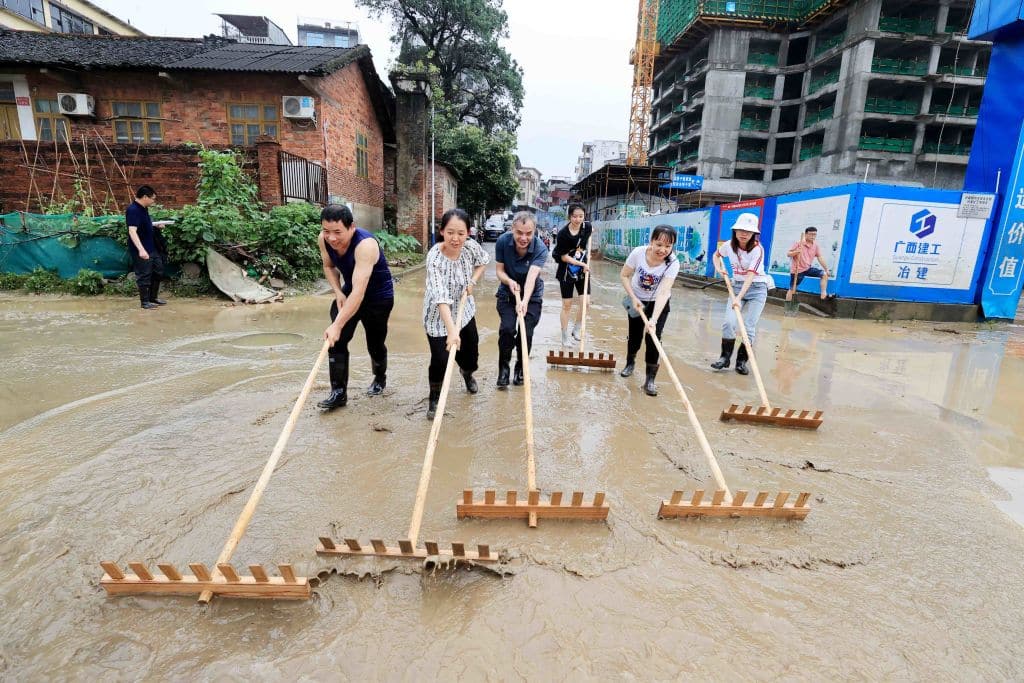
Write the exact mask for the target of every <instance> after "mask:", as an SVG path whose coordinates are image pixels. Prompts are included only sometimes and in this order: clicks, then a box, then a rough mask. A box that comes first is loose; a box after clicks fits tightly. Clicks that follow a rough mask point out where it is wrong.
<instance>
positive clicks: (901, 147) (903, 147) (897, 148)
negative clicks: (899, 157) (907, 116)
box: [857, 135, 914, 154]
mask: <svg viewBox="0 0 1024 683" xmlns="http://www.w3.org/2000/svg"><path fill="white" fill-rule="evenodd" d="M857 146H858V147H859V148H860V149H865V150H870V151H874V152H892V153H894V154H910V153H911V152H913V151H914V139H913V138H887V137H883V138H877V137H871V136H869V135H862V136H861V137H860V142H859V143H858V145H857Z"/></svg>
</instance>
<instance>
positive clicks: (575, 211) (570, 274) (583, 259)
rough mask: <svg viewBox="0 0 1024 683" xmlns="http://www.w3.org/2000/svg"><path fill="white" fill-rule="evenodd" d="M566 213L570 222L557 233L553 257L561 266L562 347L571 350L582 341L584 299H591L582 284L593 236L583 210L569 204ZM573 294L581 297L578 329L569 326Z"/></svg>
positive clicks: (577, 313) (577, 310)
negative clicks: (576, 342) (574, 341)
mask: <svg viewBox="0 0 1024 683" xmlns="http://www.w3.org/2000/svg"><path fill="white" fill-rule="evenodd" d="M567 213H568V216H569V222H568V223H566V224H565V226H563V227H562V229H561V230H559V231H558V235H557V236H556V237H555V247H554V249H553V250H552V252H551V256H552V257H553V258H554V259H555V262H556V263H557V264H558V268H557V269H556V270H555V279H556V280H558V284H559V287H560V289H561V294H562V315H561V321H560V322H561V323H562V346H571V345H572V340H573V339H575V340H576V341H579V340H580V329H581V328H582V326H583V297H587V296H590V288H589V287H588V288H587V291H586V292H584V291H583V282H584V280H585V279H586V278H585V277H584V275H585V273H586V271H587V270H589V269H590V254H588V253H586V251H587V245H588V244H590V236H591V235H592V234H593V232H594V229H593V227H592V226H591V225H590V223H587V222H585V221H584V220H583V218H584V216H585V215H586V214H585V213H584V211H583V207H582V206H580V205H579V204H570V205H569V210H568V212H567ZM574 294H577V295H579V303H578V304H577V307H576V325H575V327H573V326H572V323H570V322H569V319H570V318H571V316H572V302H573V299H574ZM587 303H588V304H589V303H590V302H589V301H588V302H587Z"/></svg>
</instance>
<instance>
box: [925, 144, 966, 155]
mask: <svg viewBox="0 0 1024 683" xmlns="http://www.w3.org/2000/svg"><path fill="white" fill-rule="evenodd" d="M921 151H922V152H923V153H924V154H952V155H953V156H961V157H965V156H967V155H969V154H970V153H971V146H970V145H966V144H955V143H952V142H944V143H942V144H941V145H940V144H939V143H937V142H926V143H924V147H923V148H922V149H921Z"/></svg>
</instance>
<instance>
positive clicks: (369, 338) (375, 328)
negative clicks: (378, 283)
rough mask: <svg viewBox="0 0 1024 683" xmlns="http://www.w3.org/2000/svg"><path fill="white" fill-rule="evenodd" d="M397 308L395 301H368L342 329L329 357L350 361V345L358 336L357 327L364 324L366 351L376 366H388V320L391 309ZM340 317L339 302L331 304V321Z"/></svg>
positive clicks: (364, 302) (364, 301)
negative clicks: (356, 335) (353, 338)
mask: <svg viewBox="0 0 1024 683" xmlns="http://www.w3.org/2000/svg"><path fill="white" fill-rule="evenodd" d="M394 306H395V300H394V299H384V300H382V301H366V300H363V303H362V304H361V305H360V306H359V310H357V311H356V313H355V315H353V316H352V317H351V318H349V320H348V322H347V323H345V326H344V327H342V328H341V336H340V337H338V341H337V342H335V343H334V346H332V347H331V350H330V351H328V355H329V356H330V357H331V358H333V359H338V360H345V361H346V362H347V361H348V343H349V342H350V341H352V337H354V336H355V334H356V325H357V324H358V323H360V322H361V323H363V332H365V333H366V350H367V351H368V352H369V353H370V360H372V361H373V363H374V365H384V366H385V367H386V366H387V362H388V347H387V346H385V344H384V342H385V341H386V340H387V338H388V318H389V317H390V316H391V309H392V308H394ZM337 317H338V302H337V300H335V301H332V302H331V320H332V321H333V320H334V319H335V318H337Z"/></svg>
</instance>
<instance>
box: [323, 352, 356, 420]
mask: <svg viewBox="0 0 1024 683" xmlns="http://www.w3.org/2000/svg"><path fill="white" fill-rule="evenodd" d="M327 370H328V373H329V374H330V377H331V394H330V396H328V397H327V398H325V399H324V400H323V401H320V402H319V403H317V404H316V406H317V408H320V409H321V410H323V411H324V412H328V411H331V410H334V409H335V408H344V407H345V404H346V403H348V354H345V355H344V356H331V357H330V361H329V365H328V368H327Z"/></svg>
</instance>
